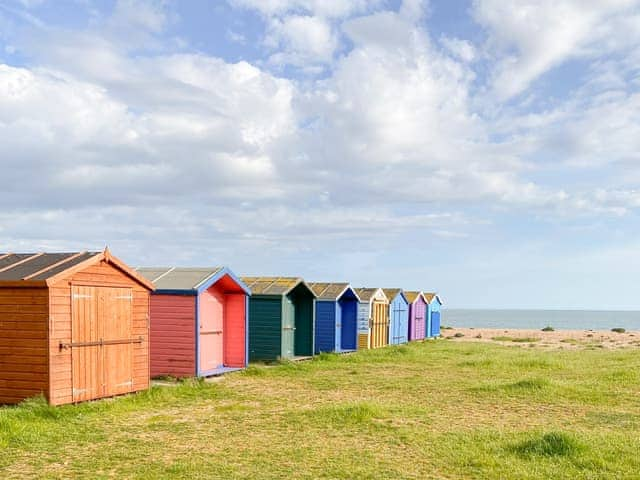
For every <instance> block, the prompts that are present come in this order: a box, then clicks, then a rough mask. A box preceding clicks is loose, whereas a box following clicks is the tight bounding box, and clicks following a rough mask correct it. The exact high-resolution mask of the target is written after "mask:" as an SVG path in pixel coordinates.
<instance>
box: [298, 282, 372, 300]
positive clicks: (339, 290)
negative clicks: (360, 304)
mask: <svg viewBox="0 0 640 480" xmlns="http://www.w3.org/2000/svg"><path fill="white" fill-rule="evenodd" d="M309 286H310V287H311V290H313V293H314V294H315V295H316V297H317V298H318V299H320V300H338V299H339V298H340V297H341V296H342V295H343V294H344V293H345V292H346V291H347V290H351V291H352V292H353V293H354V295H355V296H356V298H358V294H357V293H356V292H355V290H354V289H353V288H351V285H349V284H348V283H347V282H333V283H332V282H312V283H309ZM358 301H360V299H359V298H358Z"/></svg>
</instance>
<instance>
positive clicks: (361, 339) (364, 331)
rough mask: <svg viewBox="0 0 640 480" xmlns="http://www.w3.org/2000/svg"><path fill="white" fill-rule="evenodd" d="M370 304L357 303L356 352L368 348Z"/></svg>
mask: <svg viewBox="0 0 640 480" xmlns="http://www.w3.org/2000/svg"><path fill="white" fill-rule="evenodd" d="M370 309H371V304H370V303H369V302H358V350H362V349H367V348H369V337H370V334H371V317H370V311H371V310H370Z"/></svg>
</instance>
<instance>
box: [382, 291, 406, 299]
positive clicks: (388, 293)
mask: <svg viewBox="0 0 640 480" xmlns="http://www.w3.org/2000/svg"><path fill="white" fill-rule="evenodd" d="M382 291H383V292H384V294H385V296H386V297H387V298H388V299H389V301H391V300H393V299H394V298H396V296H397V295H399V294H400V293H403V291H402V289H401V288H383V289H382ZM406 298H407V297H406V296H405V299H406Z"/></svg>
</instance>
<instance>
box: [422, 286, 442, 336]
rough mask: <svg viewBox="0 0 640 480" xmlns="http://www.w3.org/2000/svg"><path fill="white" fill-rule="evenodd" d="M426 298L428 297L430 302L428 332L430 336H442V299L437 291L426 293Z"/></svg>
mask: <svg viewBox="0 0 640 480" xmlns="http://www.w3.org/2000/svg"><path fill="white" fill-rule="evenodd" d="M424 298H426V299H427V303H428V304H429V315H428V316H427V318H428V319H429V323H428V325H427V332H428V334H429V335H428V336H429V337H439V336H440V310H441V307H442V300H441V299H440V296H439V295H438V294H437V293H425V294H424Z"/></svg>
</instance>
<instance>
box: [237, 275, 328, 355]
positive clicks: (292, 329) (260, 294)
mask: <svg viewBox="0 0 640 480" xmlns="http://www.w3.org/2000/svg"><path fill="white" fill-rule="evenodd" d="M242 281H244V283H245V284H246V285H247V286H248V287H249V289H250V290H251V297H250V299H249V360H250V361H255V360H266V361H270V360H277V359H278V358H289V359H293V358H297V357H309V356H312V355H313V347H314V329H315V299H316V296H315V294H314V293H313V291H312V290H311V288H310V287H309V286H308V285H307V284H306V283H305V282H304V280H302V279H301V278H294V277H242Z"/></svg>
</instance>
